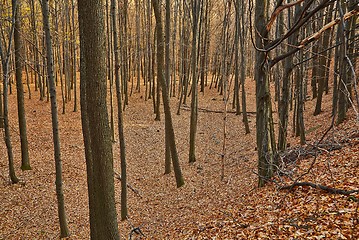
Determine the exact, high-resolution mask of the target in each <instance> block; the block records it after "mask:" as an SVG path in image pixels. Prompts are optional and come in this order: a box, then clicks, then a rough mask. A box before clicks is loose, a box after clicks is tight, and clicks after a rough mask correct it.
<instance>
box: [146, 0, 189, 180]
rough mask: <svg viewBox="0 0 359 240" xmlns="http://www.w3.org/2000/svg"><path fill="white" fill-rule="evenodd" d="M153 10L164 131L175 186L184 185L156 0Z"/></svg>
mask: <svg viewBox="0 0 359 240" xmlns="http://www.w3.org/2000/svg"><path fill="white" fill-rule="evenodd" d="M152 6H153V10H154V12H155V18H156V26H157V27H156V34H157V79H158V82H159V83H160V84H161V88H162V99H163V108H164V114H165V131H166V132H167V134H168V136H169V137H168V141H169V144H170V148H171V156H172V164H173V169H174V173H175V177H176V183H177V187H181V186H183V185H184V180H183V176H182V172H181V168H180V163H179V159H178V153H177V148H176V141H175V133H174V129H173V123H172V116H171V108H170V100H169V96H168V92H167V86H166V80H165V78H164V75H163V67H164V46H163V44H164V41H163V40H164V39H163V27H162V15H161V9H160V6H159V3H158V0H152Z"/></svg>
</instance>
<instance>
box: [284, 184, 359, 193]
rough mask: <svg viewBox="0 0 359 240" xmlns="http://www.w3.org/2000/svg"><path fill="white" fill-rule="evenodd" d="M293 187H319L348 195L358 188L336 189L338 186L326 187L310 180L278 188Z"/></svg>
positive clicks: (330, 191)
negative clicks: (348, 189)
mask: <svg viewBox="0 0 359 240" xmlns="http://www.w3.org/2000/svg"><path fill="white" fill-rule="evenodd" d="M294 187H312V188H316V189H320V190H323V191H326V192H328V193H333V194H340V195H350V194H353V193H359V189H358V190H350V191H347V190H343V189H338V188H331V187H327V186H323V185H320V184H314V183H311V182H295V183H293V184H292V185H288V186H283V187H280V188H279V190H285V189H288V190H292V189H293V188H294Z"/></svg>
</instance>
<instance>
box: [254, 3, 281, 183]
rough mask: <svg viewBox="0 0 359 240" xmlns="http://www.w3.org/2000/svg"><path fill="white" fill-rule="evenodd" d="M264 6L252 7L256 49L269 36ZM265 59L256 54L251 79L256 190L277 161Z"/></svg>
mask: <svg viewBox="0 0 359 240" xmlns="http://www.w3.org/2000/svg"><path fill="white" fill-rule="evenodd" d="M267 4H268V1H267V0H266V1H263V0H256V4H255V6H256V7H255V27H256V29H257V31H258V32H257V33H256V37H255V43H256V46H257V47H259V48H263V45H265V44H266V42H267V40H266V39H267V37H268V33H269V32H268V30H267V29H266V20H267V19H268V9H267V6H268V5H267ZM266 57H267V55H266V53H264V52H260V51H256V61H255V66H256V67H255V75H254V79H255V81H256V106H257V115H256V130H257V152H258V175H259V178H258V186H260V187H261V186H263V185H264V184H265V183H266V182H268V180H269V179H270V178H271V177H272V176H273V172H274V166H275V164H276V157H277V150H276V146H275V139H274V129H273V117H272V105H271V95H270V91H269V78H268V69H267V68H268V66H266Z"/></svg>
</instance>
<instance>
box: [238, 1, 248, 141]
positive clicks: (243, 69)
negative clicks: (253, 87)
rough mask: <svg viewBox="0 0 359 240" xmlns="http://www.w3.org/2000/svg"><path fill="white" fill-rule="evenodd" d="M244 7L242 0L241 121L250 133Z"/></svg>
mask: <svg viewBox="0 0 359 240" xmlns="http://www.w3.org/2000/svg"><path fill="white" fill-rule="evenodd" d="M237 1H238V0H237ZM237 6H238V3H237ZM244 9H245V7H244V2H243V1H242V29H241V33H240V38H239V40H240V44H241V85H242V111H243V119H242V121H243V123H244V128H245V131H246V134H248V133H250V130H249V122H248V115H247V99H246V89H245V81H246V67H247V65H246V59H245V51H246V49H247V48H246V47H245V43H244V39H245V38H246V36H247V32H248V31H246V29H245V27H244V12H245V11H244Z"/></svg>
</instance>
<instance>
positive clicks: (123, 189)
mask: <svg viewBox="0 0 359 240" xmlns="http://www.w3.org/2000/svg"><path fill="white" fill-rule="evenodd" d="M111 18H112V26H113V47H114V49H115V56H114V57H115V82H116V95H117V112H118V113H117V114H118V119H117V124H118V137H119V141H120V158H121V219H122V220H125V219H126V218H127V215H128V213H127V173H126V147H125V137H124V131H123V116H122V115H123V113H122V95H121V86H120V73H119V67H120V61H119V56H118V35H117V18H116V1H115V0H111Z"/></svg>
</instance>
